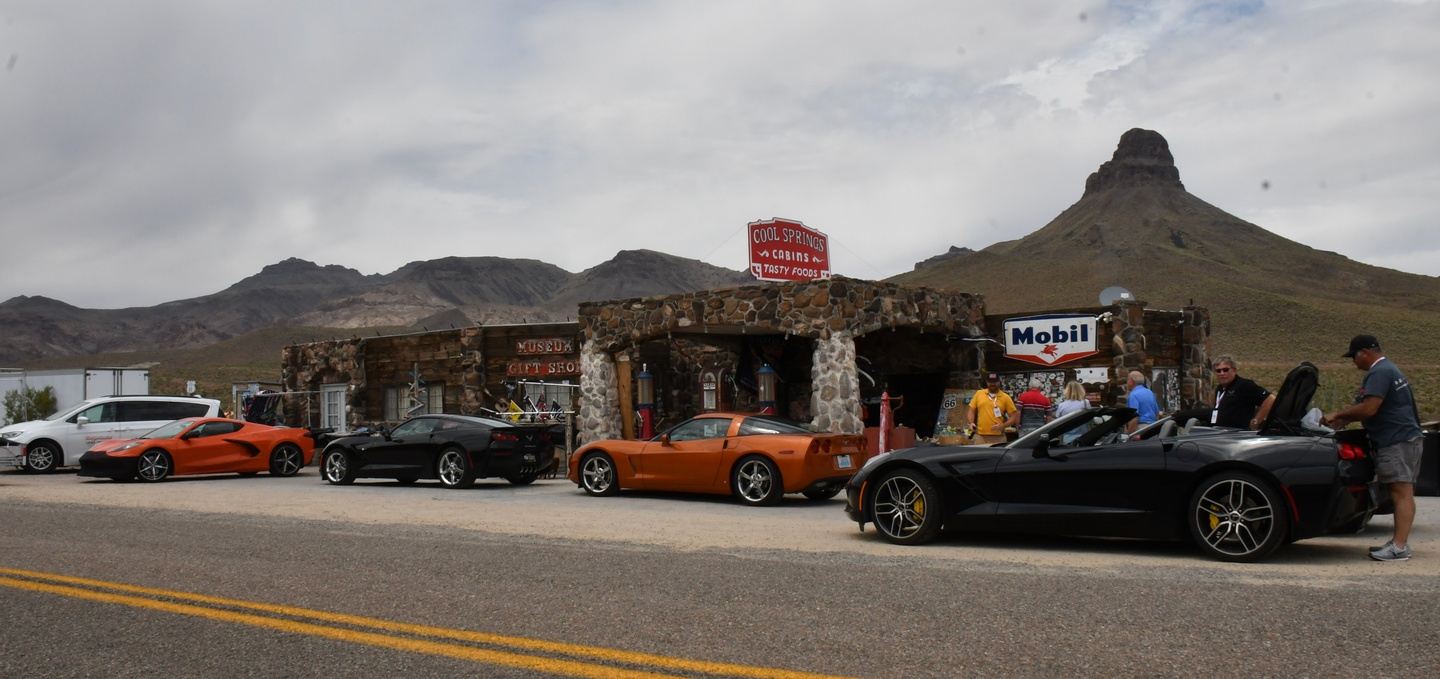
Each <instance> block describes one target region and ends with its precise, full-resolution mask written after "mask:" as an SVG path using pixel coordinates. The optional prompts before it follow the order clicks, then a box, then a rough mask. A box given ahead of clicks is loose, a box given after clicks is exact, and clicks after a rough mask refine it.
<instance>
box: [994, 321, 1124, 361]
mask: <svg viewBox="0 0 1440 679" xmlns="http://www.w3.org/2000/svg"><path fill="white" fill-rule="evenodd" d="M1095 331H1096V322H1095V317H1094V316H1090V315H1088V314H1070V315H1051V316H1026V317H1024V318H1010V319H1006V321H1005V356H1006V357H1008V358H1013V359H1015V360H1017V361H1025V362H1027V363H1036V364H1039V365H1058V364H1060V363H1067V362H1069V361H1073V360H1076V359H1080V358H1085V357H1086V356H1094V355H1095V354H1098V353H1100V350H1099V348H1098V344H1097V342H1096V337H1095V335H1096V332H1095Z"/></svg>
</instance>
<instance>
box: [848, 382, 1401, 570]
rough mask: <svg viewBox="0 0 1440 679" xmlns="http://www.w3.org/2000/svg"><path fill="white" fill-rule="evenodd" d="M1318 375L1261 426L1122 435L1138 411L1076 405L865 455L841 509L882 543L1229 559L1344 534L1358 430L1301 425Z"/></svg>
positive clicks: (1285, 393) (1353, 505)
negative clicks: (1147, 544) (954, 441)
mask: <svg viewBox="0 0 1440 679" xmlns="http://www.w3.org/2000/svg"><path fill="white" fill-rule="evenodd" d="M1318 375H1319V373H1318V371H1317V370H1316V369H1315V367H1314V366H1313V365H1310V364H1309V363H1302V364H1301V365H1300V366H1298V367H1296V368H1295V369H1294V370H1292V371H1291V372H1290V375H1288V376H1287V377H1286V379H1285V383H1284V385H1283V386H1282V387H1281V389H1280V392H1279V394H1278V396H1277V397H1276V403H1275V406H1274V408H1273V409H1272V410H1271V413H1270V417H1269V418H1268V419H1267V420H1266V422H1265V425H1264V426H1262V427H1261V429H1260V431H1259V432H1252V431H1245V430H1235V429H1222V428H1215V427H1208V426H1207V427H1196V426H1192V427H1188V428H1187V427H1185V426H1184V425H1181V424H1177V423H1170V424H1169V425H1168V426H1162V427H1159V428H1153V429H1150V430H1148V431H1144V432H1136V434H1137V435H1134V436H1127V435H1126V434H1124V427H1125V424H1126V422H1128V421H1129V420H1130V419H1132V418H1133V417H1134V416H1135V411H1134V410H1131V409H1129V408H1120V407H1099V408H1091V409H1089V410H1086V411H1082V412H1078V413H1073V414H1071V415H1068V416H1066V417H1063V418H1060V419H1057V420H1055V421H1054V422H1051V423H1049V424H1047V425H1046V426H1044V427H1042V428H1040V429H1037V430H1035V431H1033V432H1031V433H1029V434H1027V435H1026V436H1024V437H1022V438H1020V439H1018V440H1016V441H1013V442H1010V443H1006V444H997V445H995V446H948V447H946V446H931V447H922V448H911V449H908V450H901V451H896V452H894V453H890V454H887V455H881V456H877V457H875V458H872V459H871V460H870V462H868V463H867V464H866V465H865V466H864V467H863V468H862V469H861V470H860V471H859V473H857V474H856V475H855V476H854V477H853V478H852V479H851V480H850V483H849V485H848V486H847V487H846V491H847V495H848V497H847V502H846V508H845V511H846V513H847V514H848V515H849V516H850V518H851V519H852V520H854V521H857V522H859V524H860V527H861V529H862V530H863V529H864V527H865V524H866V523H873V524H875V528H876V530H877V531H879V533H880V534H881V535H882V536H884V537H885V539H887V540H889V541H891V542H895V543H899V544H918V543H923V542H927V541H929V540H931V539H933V538H935V537H936V535H938V534H939V532H940V531H941V529H942V528H943V529H947V530H961V531H963V530H971V531H998V532H1027V533H1044V534H1052V535H1074V536H1090V537H1125V538H1142V539H1156V540H1184V539H1191V540H1193V541H1194V542H1195V544H1196V545H1198V546H1199V547H1200V549H1201V550H1202V551H1204V552H1205V553H1206V554H1208V555H1210V556H1212V557H1214V558H1217V559H1221V560H1225V561H1255V560H1259V559H1262V558H1264V557H1266V556H1268V555H1269V554H1271V553H1272V552H1274V551H1275V550H1276V549H1278V548H1279V547H1280V546H1281V545H1284V544H1286V543H1289V542H1293V541H1295V540H1301V539H1304V538H1309V537H1315V536H1319V535H1324V534H1326V533H1331V532H1342V531H1354V530H1355V529H1356V528H1358V527H1359V526H1363V525H1364V522H1365V521H1366V520H1368V518H1369V516H1370V513H1371V512H1373V511H1374V507H1373V505H1372V504H1371V500H1370V495H1369V493H1368V489H1367V486H1366V484H1367V483H1368V482H1369V481H1370V479H1371V478H1372V477H1373V475H1374V466H1373V462H1372V458H1371V455H1372V451H1371V446H1370V443H1369V441H1368V439H1367V438H1366V437H1365V434H1364V432H1363V431H1362V430H1352V431H1341V432H1335V433H1326V432H1324V431H1321V430H1314V429H1308V428H1306V427H1305V426H1304V425H1302V424H1301V415H1302V414H1303V413H1304V412H1305V409H1306V408H1307V407H1308V405H1309V403H1310V398H1311V396H1313V395H1314V393H1315V385H1316V383H1317V379H1318Z"/></svg>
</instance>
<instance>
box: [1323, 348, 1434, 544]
mask: <svg viewBox="0 0 1440 679" xmlns="http://www.w3.org/2000/svg"><path fill="white" fill-rule="evenodd" d="M1344 357H1345V358H1348V359H1351V360H1353V361H1354V362H1355V367H1356V368H1359V369H1361V370H1364V371H1365V380H1364V382H1362V383H1361V385H1360V389H1359V391H1357V392H1356V395H1355V405H1352V406H1350V407H1348V408H1344V409H1342V410H1338V411H1336V412H1333V413H1330V414H1329V415H1326V416H1325V423H1326V424H1328V425H1330V426H1332V427H1336V428H1339V427H1343V426H1345V425H1346V424H1349V423H1351V422H1356V421H1361V420H1363V421H1364V422H1365V432H1366V434H1367V435H1369V437H1370V442H1371V443H1373V444H1375V448H1376V452H1375V480H1377V481H1379V482H1380V483H1383V484H1386V485H1387V486H1388V487H1389V489H1390V499H1391V500H1393V501H1394V502H1395V533H1394V536H1393V537H1392V538H1391V540H1390V541H1389V542H1387V543H1385V544H1383V545H1381V546H1379V547H1372V548H1371V549H1370V558H1372V559H1375V560H1376V561H1405V560H1407V559H1409V558H1410V555H1411V553H1412V550H1411V549H1410V544H1409V539H1410V527H1411V525H1412V524H1414V523H1415V482H1416V481H1417V480H1418V479H1419V478H1420V454H1421V452H1422V450H1423V448H1424V436H1423V434H1422V433H1421V431H1420V415H1419V411H1418V410H1417V409H1416V407H1415V395H1414V393H1413V392H1412V391H1411V389H1410V382H1409V381H1408V380H1406V379H1405V375H1403V374H1402V373H1401V372H1400V369H1399V368H1397V367H1395V364H1394V363H1391V362H1390V361H1389V360H1388V359H1386V358H1385V356H1384V354H1382V353H1380V342H1379V340H1376V339H1375V337H1374V336H1372V335H1356V336H1355V338H1354V339H1352V340H1350V350H1349V351H1347V352H1345V354H1344Z"/></svg>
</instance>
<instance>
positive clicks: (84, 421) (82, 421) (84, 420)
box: [75, 415, 90, 427]
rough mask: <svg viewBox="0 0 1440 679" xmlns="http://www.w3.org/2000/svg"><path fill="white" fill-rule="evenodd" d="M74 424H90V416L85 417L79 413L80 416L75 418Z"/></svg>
mask: <svg viewBox="0 0 1440 679" xmlns="http://www.w3.org/2000/svg"><path fill="white" fill-rule="evenodd" d="M75 424H78V425H80V426H82V427H83V426H85V425H87V424H90V418H88V417H85V416H84V415H81V416H80V417H77V418H75Z"/></svg>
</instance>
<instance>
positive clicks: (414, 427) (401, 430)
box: [390, 417, 440, 439]
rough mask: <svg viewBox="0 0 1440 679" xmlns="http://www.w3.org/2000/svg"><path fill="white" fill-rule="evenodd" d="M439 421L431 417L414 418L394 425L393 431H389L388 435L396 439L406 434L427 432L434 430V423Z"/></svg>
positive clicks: (412, 434) (413, 434)
mask: <svg viewBox="0 0 1440 679" xmlns="http://www.w3.org/2000/svg"><path fill="white" fill-rule="evenodd" d="M439 423H440V420H438V419H436V418H433V417H420V418H416V419H413V420H410V421H409V422H406V423H405V424H402V425H400V426H398V427H396V428H395V431H392V432H390V437H391V438H397V439H398V438H404V437H406V436H419V435H423V434H429V433H430V432H432V431H434V430H435V425H437V424H439Z"/></svg>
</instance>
